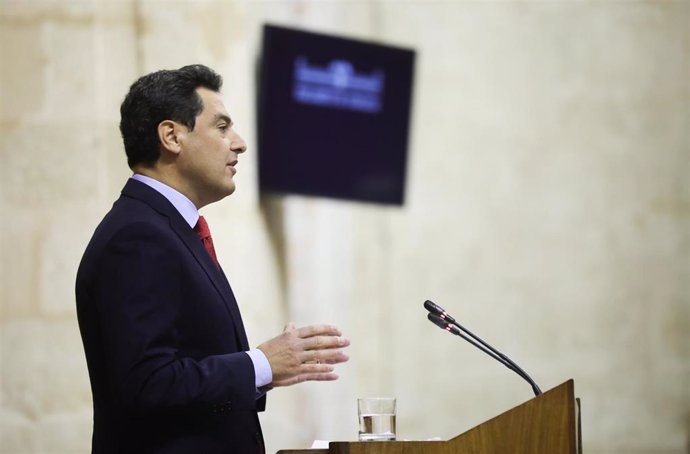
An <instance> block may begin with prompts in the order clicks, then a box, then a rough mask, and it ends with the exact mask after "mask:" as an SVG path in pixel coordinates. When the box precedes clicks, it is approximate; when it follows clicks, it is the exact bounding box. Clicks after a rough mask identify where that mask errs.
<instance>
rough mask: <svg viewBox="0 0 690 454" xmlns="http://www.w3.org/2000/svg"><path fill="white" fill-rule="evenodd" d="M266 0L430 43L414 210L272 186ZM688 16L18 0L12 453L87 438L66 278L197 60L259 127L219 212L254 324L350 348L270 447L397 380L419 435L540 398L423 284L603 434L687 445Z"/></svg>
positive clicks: (299, 391) (605, 438)
mask: <svg viewBox="0 0 690 454" xmlns="http://www.w3.org/2000/svg"><path fill="white" fill-rule="evenodd" d="M267 21H268V22H272V23H275V24H283V25H289V26H297V27H301V28H306V29H310V30H316V31H324V32H328V33H337V34H344V35H346V36H351V37H355V38H362V39H373V40H379V41H383V42H386V43H390V44H395V45H401V46H409V47H413V48H415V49H417V51H418V61H417V71H416V85H415V93H414V114H413V128H412V132H411V137H410V146H411V154H410V160H409V164H410V166H409V169H410V171H409V178H408V183H409V186H408V192H407V203H406V205H405V206H404V207H402V208H389V207H380V206H372V205H362V204H355V203H345V202H336V201H330V200H325V199H315V198H301V197H286V198H273V199H271V200H264V201H262V202H260V200H259V197H258V193H257V184H256V183H257V182H256V154H255V152H256V146H255V145H254V144H255V143H256V136H255V131H256V127H255V105H254V99H255V94H256V84H255V79H254V70H255V64H256V59H257V56H258V49H259V40H260V27H261V25H262V24H263V23H264V22H267ZM689 30H690V2H687V1H587V2H584V1H566V0H562V1H457V2H454V1H422V0H416V1H413V0H410V1H393V0H387V1H386V0H370V1H345V0H340V1H318V2H317V1H287V0H282V1H248V0H247V1H239V0H238V1H220V0H216V1H199V2H192V1H154V0H110V1H47V0H46V1H39V0H23V1H13V0H0V101H1V104H0V141H1V144H2V148H1V153H2V155H1V156H0V158H1V159H0V191H1V192H0V219H1V220H2V228H1V230H0V246H1V248H2V249H1V260H0V286H1V288H0V298H1V306H0V342H1V344H0V354H1V356H0V367H1V371H0V372H1V373H0V452H2V453H8V454H14V453H82V452H87V451H88V449H89V442H90V434H91V427H90V418H91V409H90V405H91V401H90V399H91V397H90V390H89V384H88V377H87V373H86V367H85V361H84V359H83V352H82V348H81V341H80V338H79V333H78V328H77V324H76V318H75V310H74V297H73V282H74V276H75V270H76V267H77V264H78V261H79V259H80V256H81V253H82V251H83V248H84V247H85V245H86V243H87V241H88V239H89V237H90V234H91V232H92V230H93V228H94V227H95V225H96V224H97V223H98V222H99V220H100V219H101V217H102V216H103V214H104V213H105V212H106V211H107V210H108V208H109V206H110V204H111V203H112V201H113V200H114V199H115V198H116V197H117V195H118V193H119V190H120V188H121V186H122V185H123V184H124V181H125V179H126V178H127V176H128V175H129V172H128V169H127V167H126V164H125V158H124V153H123V151H122V146H121V143H120V139H119V134H118V130H117V123H118V120H119V110H118V109H119V103H120V101H121V99H122V98H123V96H124V94H125V92H126V90H127V88H128V86H129V84H130V83H131V82H133V81H134V79H135V78H137V77H138V76H140V75H142V74H144V73H146V72H149V71H152V70H155V69H160V68H175V67H179V66H182V65H184V64H188V63H192V62H202V63H205V64H208V65H210V66H211V67H214V68H215V69H217V70H218V71H219V72H220V73H222V74H223V75H224V76H225V80H226V85H225V90H224V93H225V99H226V105H227V106H228V109H229V110H230V112H231V114H232V115H233V117H234V118H235V120H236V124H237V129H238V130H239V131H240V132H241V133H242V134H243V135H244V136H245V138H246V139H247V141H248V142H249V145H250V149H249V151H248V152H247V153H246V154H245V155H243V156H242V158H241V163H240V166H239V174H238V176H237V180H238V184H239V190H238V191H237V193H236V194H235V195H234V196H232V197H231V198H229V199H226V200H225V201H223V202H221V203H218V204H216V205H215V206H212V207H208V208H207V209H205V210H204V214H205V215H206V217H207V218H208V219H209V222H211V225H212V227H213V230H214V238H215V241H216V244H217V248H218V254H219V256H220V258H221V261H222V262H223V264H224V267H225V269H226V270H227V272H228V274H229V276H230V279H231V282H232V283H233V286H234V289H235V292H236V294H237V296H238V299H239V301H240V305H241V308H242V311H243V313H244V316H245V321H246V324H247V328H248V332H249V335H250V339H251V340H252V341H253V343H254V345H256V344H258V343H260V342H261V341H262V340H264V339H266V338H268V337H271V336H273V335H274V334H275V333H277V332H278V331H279V330H280V329H281V328H282V325H283V323H284V322H286V321H287V320H294V321H295V322H296V323H298V324H306V323H311V322H316V321H331V322H334V323H336V324H338V325H339V326H340V327H341V328H342V329H343V331H344V332H345V333H346V334H347V336H348V337H350V339H351V340H352V343H353V345H352V347H351V348H350V354H351V357H352V360H351V361H350V362H349V363H348V364H347V365H344V366H342V367H340V368H339V371H340V373H341V380H340V381H338V382H336V383H331V384H305V385H301V386H298V387H294V388H290V389H279V390H274V391H272V392H271V395H270V399H269V407H268V408H269V410H268V411H267V412H266V413H265V414H263V415H262V421H263V425H264V430H265V434H266V437H267V444H268V448H269V452H275V450H277V449H279V448H282V447H305V446H308V445H309V444H310V443H311V441H312V440H313V439H315V438H320V439H350V440H351V439H354V438H355V437H356V431H357V426H356V411H355V399H356V398H357V397H358V396H363V395H375V394H384V395H394V396H397V397H398V399H399V420H398V426H399V427H398V429H399V436H400V437H401V438H428V437H433V436H440V437H443V438H448V437H451V436H453V435H454V434H456V433H458V432H462V431H464V430H467V429H469V428H471V427H472V426H474V425H476V424H478V423H480V422H482V421H483V420H485V419H486V418H488V417H490V416H492V415H495V414H497V413H499V412H502V411H504V410H506V409H508V408H510V407H512V406H514V405H516V404H518V403H520V402H522V401H524V400H527V399H529V398H530V395H531V394H530V389H529V387H528V386H527V385H526V384H525V383H523V382H522V381H521V380H520V379H519V378H518V377H517V376H515V375H513V374H511V373H510V372H508V371H507V370H506V369H504V368H503V367H502V366H500V365H498V364H496V363H494V362H492V361H491V360H490V359H488V358H486V357H484V356H482V354H481V353H479V352H476V351H475V350H473V349H472V348H471V347H470V346H467V345H464V344H462V343H460V342H459V340H456V339H454V338H451V337H450V336H448V335H444V333H442V332H440V331H439V330H437V329H436V328H435V327H433V326H432V325H431V324H430V323H428V322H427V321H426V320H425V315H426V314H425V311H424V310H423V309H422V307H421V304H422V302H423V301H424V300H425V299H426V298H431V299H434V300H435V301H436V302H437V303H439V304H441V305H443V306H445V307H446V308H447V309H449V310H451V311H452V312H453V313H455V314H456V315H460V316H461V318H462V319H463V321H465V322H466V324H467V325H468V326H469V327H470V328H471V329H472V330H473V331H474V332H476V333H481V334H482V335H483V337H485V338H486V339H487V340H489V341H491V342H492V343H494V344H495V345H496V346H499V347H500V348H501V349H503V350H504V351H505V352H506V353H508V354H509V355H511V356H512V357H513V358H514V359H516V360H517V361H518V362H519V363H520V364H521V365H522V366H523V367H524V368H525V369H526V370H527V371H528V372H529V373H530V374H531V375H532V376H533V377H534V378H535V380H536V381H537V382H538V383H539V384H540V385H541V386H542V388H544V389H548V388H551V387H553V386H556V385H558V384H559V383H561V382H563V381H565V380H566V379H568V378H571V377H572V378H574V379H575V383H576V393H577V394H578V395H579V396H580V397H581V398H582V400H583V405H584V412H583V426H584V427H583V429H584V442H585V452H587V453H590V454H596V453H616V454H623V453H625V454H630V453H657V454H661V453H664V454H671V453H674V454H680V453H686V452H690V451H689V449H690V448H688V437H689V435H690V385H689V384H690V295H689V293H690V290H689V282H690V263H689V261H690V184H689V183H690V171H689V167H688V163H689V162H690V159H689V158H690V138H689V130H690V121H689V120H690V112H689V109H690V90H689V81H690V78H689V77H688V74H690V66H689V59H690V35H689V33H690V32H689ZM285 121H289V119H286V120H285ZM362 140H366V138H362ZM352 156H353V159H357V150H352Z"/></svg>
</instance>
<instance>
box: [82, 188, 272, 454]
mask: <svg viewBox="0 0 690 454" xmlns="http://www.w3.org/2000/svg"><path fill="white" fill-rule="evenodd" d="M76 298H77V315H78V319H79V328H80V330H81V336H82V340H83V343H84V349H85V352H86V361H87V364H88V368H89V376H90V379H91V389H92V393H93V408H94V426H93V452H95V453H106V452H107V453H110V452H118V453H166V454H168V453H256V452H259V451H260V449H261V448H260V445H261V444H262V439H261V429H260V426H259V420H258V417H257V411H259V410H263V407H264V405H265V398H262V399H260V400H259V401H257V400H256V388H255V377H254V367H253V364H252V362H251V359H250V358H249V356H248V355H247V354H246V353H242V352H243V351H247V350H249V345H248V343H247V337H246V334H245V331H244V326H243V325H242V318H241V316H240V313H239V309H238V307H237V303H236V301H235V297H234V295H233V293H232V290H231V288H230V285H229V284H228V281H227V279H226V278H225V275H224V274H223V272H222V270H220V269H219V268H218V267H216V265H215V264H214V263H213V261H212V260H211V258H210V256H209V254H208V253H207V252H206V250H205V249H204V247H203V246H202V243H201V241H200V240H199V237H198V236H197V235H196V233H195V232H194V231H193V230H192V229H191V228H190V227H189V224H187V223H186V222H185V220H184V219H183V218H182V216H181V215H180V214H179V212H178V211H177V210H176V209H175V208H174V207H173V205H172V204H171V203H170V202H169V201H168V200H167V199H166V198H165V197H163V196H162V195H161V194H159V193H158V192H157V191H155V190H153V189H151V188H150V187H148V186H147V185H145V184H143V183H141V182H139V181H135V180H129V181H128V182H127V184H126V185H125V187H124V189H123V190H122V195H121V197H120V198H119V199H118V200H117V201H116V202H115V204H114V205H113V208H112V209H111V211H110V212H109V213H108V214H107V215H106V216H105V218H104V219H103V221H102V222H101V224H100V225H99V226H98V228H97V229H96V231H95V233H94V235H93V238H92V239H91V242H90V243H89V245H88V246H87V248H86V252H85V253H84V257H83V258H82V261H81V264H80V266H79V271H78V273H77V283H76Z"/></svg>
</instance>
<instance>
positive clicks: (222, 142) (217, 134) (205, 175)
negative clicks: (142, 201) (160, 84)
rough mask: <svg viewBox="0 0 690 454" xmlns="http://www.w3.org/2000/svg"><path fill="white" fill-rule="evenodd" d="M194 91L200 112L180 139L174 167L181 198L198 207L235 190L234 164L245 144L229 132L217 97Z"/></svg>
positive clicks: (225, 116)
mask: <svg viewBox="0 0 690 454" xmlns="http://www.w3.org/2000/svg"><path fill="white" fill-rule="evenodd" d="M196 91H197V93H198V94H199V96H200V97H201V100H202V102H203V105H204V109H203V110H202V112H201V113H200V114H199V115H198V116H197V117H196V123H195V125H194V130H193V131H189V130H186V131H185V133H184V134H182V136H181V139H180V141H181V145H182V151H181V153H180V155H179V157H178V163H177V165H178V168H179V170H180V173H181V175H182V177H183V178H184V185H185V195H187V196H188V197H189V198H190V199H191V200H192V202H194V204H195V205H196V206H197V208H201V207H202V206H205V205H208V204H209V203H213V202H216V201H218V200H220V199H222V198H224V197H226V196H228V195H230V194H232V193H233V192H234V191H235V182H234V181H233V176H234V175H235V173H236V170H235V164H237V158H238V155H239V154H240V153H243V152H244V151H245V150H246V149H247V145H246V144H245V143H244V140H242V138H241V137H240V136H239V135H238V134H237V133H236V132H235V131H234V130H233V129H232V126H233V124H232V120H231V119H230V115H229V114H228V112H227V111H226V110H225V106H224V105H223V101H222V100H221V97H220V94H219V93H217V92H215V91H212V90H208V89H206V88H198V89H197V90H196Z"/></svg>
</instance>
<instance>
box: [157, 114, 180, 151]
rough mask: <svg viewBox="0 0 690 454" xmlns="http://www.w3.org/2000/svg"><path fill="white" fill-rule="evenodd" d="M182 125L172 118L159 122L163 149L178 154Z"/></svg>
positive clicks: (159, 133) (159, 135) (159, 134)
mask: <svg viewBox="0 0 690 454" xmlns="http://www.w3.org/2000/svg"><path fill="white" fill-rule="evenodd" d="M181 133H182V127H181V125H180V124H178V123H176V122H174V121H172V120H163V121H161V122H160V123H159V124H158V140H159V141H160V144H161V149H162V150H167V151H168V152H170V153H173V154H178V153H179V152H180V150H181V148H180V134H181Z"/></svg>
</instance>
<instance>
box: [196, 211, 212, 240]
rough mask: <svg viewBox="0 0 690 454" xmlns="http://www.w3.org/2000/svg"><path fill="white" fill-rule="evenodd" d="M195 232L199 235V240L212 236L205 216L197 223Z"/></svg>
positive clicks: (200, 217)
mask: <svg viewBox="0 0 690 454" xmlns="http://www.w3.org/2000/svg"><path fill="white" fill-rule="evenodd" d="M194 231H195V232H196V234H197V235H199V238H201V239H204V238H208V237H210V236H211V230H210V229H209V228H208V223H207V222H206V219H204V217H203V216H199V221H197V223H196V227H194Z"/></svg>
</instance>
